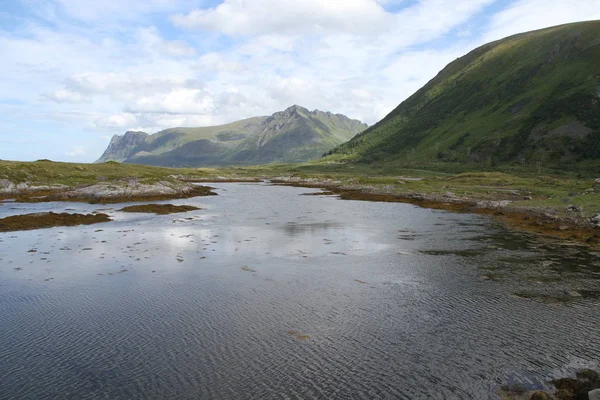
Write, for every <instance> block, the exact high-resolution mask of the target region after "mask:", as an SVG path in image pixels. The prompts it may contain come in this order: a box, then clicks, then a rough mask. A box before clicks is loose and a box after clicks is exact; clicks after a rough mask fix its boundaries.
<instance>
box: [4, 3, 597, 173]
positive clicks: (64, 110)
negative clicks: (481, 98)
mask: <svg viewBox="0 0 600 400" xmlns="http://www.w3.org/2000/svg"><path fill="white" fill-rule="evenodd" d="M594 19H600V3H599V2H598V0H578V1H577V2H575V1H572V0H420V1H419V0H329V1H324V0H252V1H248V0H245V1H244V0H225V1H223V2H221V1H193V0H179V1H176V0H128V1H122V0H102V1H95V0H89V1H87V0H4V1H2V7H1V8H0V54H2V61H1V62H0V89H1V90H0V159H10V160H36V159H40V158H49V159H52V160H61V161H78V162H91V161H94V160H95V159H97V158H98V157H99V156H100V155H101V154H102V152H103V151H104V149H105V148H106V146H107V145H108V142H109V140H110V138H111V137H112V135H114V134H122V133H124V132H125V131H127V130H144V131H146V132H149V133H154V132H157V131H160V130H161V129H165V128H169V127H175V126H206V125H215V124H221V123H226V122H230V121H234V120H238V119H241V118H246V117H251V116H256V115H270V114H272V113H274V112H276V111H279V110H282V109H285V108H287V107H289V106H290V105H293V104H299V105H302V106H304V107H307V108H309V109H311V110H312V109H315V108H317V109H320V110H324V111H332V112H336V113H343V114H346V115H348V116H349V117H351V118H357V119H360V120H362V121H364V122H367V123H369V124H372V123H375V122H377V121H378V120H379V119H381V118H382V117H384V116H385V115H386V114H387V113H388V112H390V111H391V110H392V109H393V108H394V107H396V106H397V105H398V104H399V103H400V102H401V101H402V100H404V99H405V98H406V97H408V96H410V95H411V94H412V93H414V92H415V91H416V90H417V89H418V88H419V87H421V86H422V85H423V84H425V83H426V82H427V81H428V80H429V79H431V78H432V77H433V76H435V74H436V73H437V72H438V71H439V70H440V69H442V68H443V67H444V66H445V65H446V64H447V63H448V62H450V61H452V60H454V59H456V58H457V57H460V56H462V55H464V54H466V53H467V52H468V51H469V50H471V49H473V48H475V47H477V46H479V45H481V44H484V43H486V42H489V41H491V40H495V39H500V38H502V37H505V36H508V35H511V34H514V33H519V32H524V31H528V30H532V29H538V28H543V27H547V26H552V25H558V24H561V23H567V22H575V21H583V20H594Z"/></svg>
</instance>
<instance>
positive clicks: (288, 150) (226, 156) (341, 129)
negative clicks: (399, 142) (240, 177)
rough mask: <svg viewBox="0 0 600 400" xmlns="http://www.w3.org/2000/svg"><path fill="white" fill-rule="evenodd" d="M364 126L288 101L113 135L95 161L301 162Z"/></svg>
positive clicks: (164, 163)
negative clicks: (274, 108) (255, 112)
mask: <svg viewBox="0 0 600 400" xmlns="http://www.w3.org/2000/svg"><path fill="white" fill-rule="evenodd" d="M366 128H367V125H365V124H363V123H362V122H360V121H357V120H352V119H349V118H348V117H346V116H344V115H341V114H332V113H329V112H322V111H318V110H314V111H308V110H307V109H305V108H303V107H300V106H292V107H290V108H288V109H287V110H285V111H281V112H277V113H275V114H273V115H272V116H270V117H255V118H249V119H245V120H241V121H237V122H233V123H231V124H227V125H220V126H212V127H203V128H173V129H167V130H164V131H161V132H158V133H156V134H154V135H148V134H146V133H144V132H127V133H125V135H123V136H119V135H115V136H114V137H113V138H112V140H111V142H110V144H109V146H108V148H107V149H106V151H105V152H104V154H103V155H102V157H100V159H99V160H98V161H97V162H105V161H109V160H114V161H120V162H126V163H134V164H148V165H160V166H173V167H190V166H210V165H247V164H263V163H270V162H303V161H308V160H310V159H314V158H318V157H320V156H321V155H322V154H323V153H325V152H327V151H329V150H331V149H332V148H334V147H335V146H337V145H339V144H341V143H344V142H346V141H348V140H349V139H351V138H352V137H353V136H355V135H356V134H357V133H359V132H361V131H363V130H364V129H366Z"/></svg>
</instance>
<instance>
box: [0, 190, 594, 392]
mask: <svg viewBox="0 0 600 400" xmlns="http://www.w3.org/2000/svg"><path fill="white" fill-rule="evenodd" d="M214 186H216V187H218V188H219V194H220V195H219V196H214V197H201V198H195V199H186V200H178V201H175V202H172V203H176V204H190V205H197V206H199V207H202V208H203V210H200V211H194V212H190V213H185V214H173V215H166V216H154V215H151V214H126V213H121V212H118V211H116V210H117V209H119V208H121V205H114V206H113V205H111V206H101V205H89V204H73V203H46V204H15V203H6V204H4V205H2V206H0V217H4V216H7V215H11V214H21V213H27V212H34V211H45V210H55V211H61V210H65V209H70V210H77V211H80V212H81V211H87V212H90V211H94V210H98V209H105V211H104V212H107V213H109V214H110V215H111V216H112V217H113V218H114V221H113V222H109V223H105V224H97V225H91V226H82V227H72V228H53V229H45V230H37V231H28V232H11V233H0V398H2V399H162V398H169V399H211V398H215V399H270V398H272V399H331V398H340V399H346V398H353V399H354V398H356V399H380V398H381V399H384V398H385V399H395V398H400V399H427V398H432V399H488V398H495V397H494V394H493V392H494V390H496V389H497V388H498V387H499V386H500V385H501V384H503V383H506V382H517V383H520V384H524V385H526V386H527V385H530V386H531V387H539V386H540V385H541V384H542V382H543V381H544V380H545V379H547V378H549V377H554V376H560V375H565V374H569V373H572V372H573V371H574V370H575V369H577V368H579V367H585V366H595V365H597V362H598V360H599V359H600V339H599V335H598V334H599V333H600V328H599V327H600V309H599V307H598V304H599V302H598V296H597V295H596V294H597V293H600V286H599V283H600V267H599V265H600V259H599V258H598V255H597V254H594V253H590V252H588V251H587V250H585V249H581V248H578V247H574V246H558V245H557V244H555V243H549V242H541V241H539V240H537V239H534V238H532V237H529V236H526V235H522V234H515V233H508V232H506V231H504V230H503V228H501V227H500V226H498V225H497V224H495V223H494V222H492V221H491V220H489V219H487V217H482V216H474V215H467V214H453V213H447V212H443V211H435V210H428V209H422V208H417V207H415V206H412V205H406V204H398V203H371V202H360V201H343V200H339V199H337V198H334V197H325V196H301V195H300V194H302V193H307V192H315V190H313V189H302V188H290V187H278V186H267V185H263V184H215V185H214ZM106 209H108V210H106ZM486 274H487V275H486ZM482 275H486V276H485V278H492V279H487V280H484V279H482ZM524 293H530V294H531V293H534V294H535V296H536V300H538V301H535V300H532V299H531V298H528V299H525V298H523V297H526V295H525V294H524ZM547 293H552V296H549V295H548V296H547V297H544V296H546V294H547ZM514 294H519V295H520V296H521V297H517V296H515V295H514ZM539 300H542V301H539ZM554 300H556V301H554Z"/></svg>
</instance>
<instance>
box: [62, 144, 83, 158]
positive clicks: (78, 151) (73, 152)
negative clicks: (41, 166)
mask: <svg viewBox="0 0 600 400" xmlns="http://www.w3.org/2000/svg"><path fill="white" fill-rule="evenodd" d="M86 154H87V151H86V149H85V146H71V148H70V149H69V151H67V152H66V153H65V155H66V156H67V157H80V156H85V155H86Z"/></svg>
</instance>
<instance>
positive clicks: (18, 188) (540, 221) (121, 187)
mask: <svg viewBox="0 0 600 400" xmlns="http://www.w3.org/2000/svg"><path fill="white" fill-rule="evenodd" d="M169 178H170V179H172V180H170V181H165V180H163V181H158V182H155V183H140V182H138V180H137V179H135V178H130V179H121V180H116V181H107V182H98V183H96V184H91V185H81V186H66V185H50V186H28V185H26V184H25V185H23V184H21V185H14V184H13V185H12V186H10V189H9V190H6V189H8V188H7V187H6V186H5V188H4V190H2V189H3V188H2V187H0V205H1V204H4V203H7V202H22V203H40V202H53V201H67V202H84V203H90V204H114V203H128V202H152V201H164V200H177V199H186V198H191V197H199V196H214V195H217V193H215V192H214V191H213V188H211V187H209V186H204V185H200V183H203V184H207V183H211V182H214V183H258V182H268V183H270V184H273V185H283V186H294V187H306V188H316V189H321V190H324V191H326V193H324V194H325V195H327V194H330V195H331V194H333V195H337V196H339V198H341V199H343V200H360V201H375V202H394V203H407V204H413V205H416V206H419V207H423V208H430V209H438V210H445V211H451V212H457V213H471V214H479V215H488V216H491V217H493V218H495V219H497V220H500V221H502V222H503V223H504V224H505V225H506V226H507V227H508V228H511V229H517V230H521V231H526V232H530V233H534V234H538V235H542V236H547V237H552V238H555V239H561V240H565V241H571V242H575V243H579V244H582V245H586V246H591V247H597V246H600V227H599V226H598V225H597V224H596V223H594V222H592V221H591V220H590V218H585V217H583V216H582V215H579V214H577V213H572V214H571V215H567V216H561V215H558V213H557V210H556V209H555V208H551V207H531V206H529V207H527V206H515V205H513V204H512V201H511V200H508V199H505V198H500V199H494V200H490V199H486V198H481V197H478V196H464V195H463V196H456V195H454V194H453V193H450V192H448V193H446V194H437V193H428V194H426V193H420V192H415V191H398V190H399V189H402V186H400V185H375V184H355V183H344V182H342V181H339V180H332V179H319V178H301V177H295V176H277V177H274V176H252V177H226V176H217V177H201V178H197V177H189V176H185V175H171V176H169ZM315 195H317V194H315Z"/></svg>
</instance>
